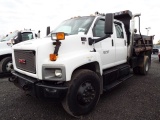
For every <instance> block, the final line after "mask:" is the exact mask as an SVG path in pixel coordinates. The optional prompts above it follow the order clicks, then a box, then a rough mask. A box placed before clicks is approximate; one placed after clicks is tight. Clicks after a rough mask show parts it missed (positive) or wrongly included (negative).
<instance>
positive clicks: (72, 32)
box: [9, 10, 154, 116]
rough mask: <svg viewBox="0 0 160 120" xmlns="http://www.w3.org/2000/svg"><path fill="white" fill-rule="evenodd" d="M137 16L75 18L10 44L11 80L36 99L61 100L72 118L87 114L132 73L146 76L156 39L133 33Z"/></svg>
mask: <svg viewBox="0 0 160 120" xmlns="http://www.w3.org/2000/svg"><path fill="white" fill-rule="evenodd" d="M136 17H137V18H139V20H140V14H135V15H133V14H132V12H131V11H129V10H126V11H121V12H117V13H108V14H99V13H97V14H96V15H92V16H81V17H75V18H71V19H68V20H65V21H64V22H62V23H61V24H60V25H59V26H58V27H57V28H56V29H54V30H53V31H52V32H51V33H50V34H49V35H48V36H47V37H46V38H43V39H36V40H33V41H26V42H22V43H19V44H17V45H14V46H13V56H12V59H13V64H14V71H12V74H13V76H12V77H11V78H10V79H9V80H10V81H11V82H13V83H14V84H15V85H16V86H18V87H20V88H22V89H23V90H24V91H27V93H28V94H30V95H33V96H36V97H37V98H47V99H60V100H61V102H62V105H63V107H64V109H65V110H66V111H67V112H68V113H69V114H70V115H72V116H81V115H84V114H87V113H89V112H90V111H91V110H92V109H93V108H94V107H95V106H96V104H97V102H98V100H99V98H100V95H101V94H102V93H103V92H104V91H107V90H109V89H111V88H113V87H115V86H116V85H118V84H120V83H121V82H123V81H124V80H127V79H128V78H130V77H131V76H132V74H131V72H130V70H131V69H133V72H134V73H136V74H142V75H147V73H148V71H149V68H150V65H151V53H152V45H153V38H154V37H153V36H144V35H141V32H140V29H139V34H136V29H135V18H136ZM139 28H140V24H139ZM53 109H54V108H53Z"/></svg>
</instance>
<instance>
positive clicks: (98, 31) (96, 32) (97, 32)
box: [93, 19, 105, 37]
mask: <svg viewBox="0 0 160 120" xmlns="http://www.w3.org/2000/svg"><path fill="white" fill-rule="evenodd" d="M104 23H105V21H104V20H101V19H100V20H98V21H97V23H96V25H95V27H94V29H93V36H94V37H103V36H105V33H104V25H105V24H104Z"/></svg>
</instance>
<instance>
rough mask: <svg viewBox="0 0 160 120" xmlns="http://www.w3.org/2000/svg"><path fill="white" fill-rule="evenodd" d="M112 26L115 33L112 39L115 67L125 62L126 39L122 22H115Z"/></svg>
mask: <svg viewBox="0 0 160 120" xmlns="http://www.w3.org/2000/svg"><path fill="white" fill-rule="evenodd" d="M114 26H115V33H116V34H115V39H114V44H115V48H116V54H115V55H116V56H115V65H119V64H122V63H126V62H127V37H126V33H125V29H124V25H123V23H122V22H120V21H115V22H114Z"/></svg>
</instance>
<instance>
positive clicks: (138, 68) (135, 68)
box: [133, 66, 140, 75]
mask: <svg viewBox="0 0 160 120" xmlns="http://www.w3.org/2000/svg"><path fill="white" fill-rule="evenodd" d="M133 73H134V74H136V75H138V74H140V67H138V66H137V67H134V68H133Z"/></svg>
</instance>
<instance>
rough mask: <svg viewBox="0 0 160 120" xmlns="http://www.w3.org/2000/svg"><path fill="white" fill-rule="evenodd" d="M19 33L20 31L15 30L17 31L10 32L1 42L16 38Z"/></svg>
mask: <svg viewBox="0 0 160 120" xmlns="http://www.w3.org/2000/svg"><path fill="white" fill-rule="evenodd" d="M17 33H18V31H15V32H13V33H11V34H9V35H8V36H7V37H5V38H3V39H2V40H1V42H3V41H8V40H11V39H14V38H15V37H16V36H17Z"/></svg>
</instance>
